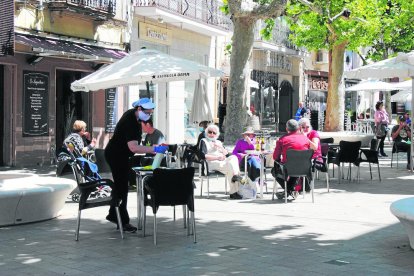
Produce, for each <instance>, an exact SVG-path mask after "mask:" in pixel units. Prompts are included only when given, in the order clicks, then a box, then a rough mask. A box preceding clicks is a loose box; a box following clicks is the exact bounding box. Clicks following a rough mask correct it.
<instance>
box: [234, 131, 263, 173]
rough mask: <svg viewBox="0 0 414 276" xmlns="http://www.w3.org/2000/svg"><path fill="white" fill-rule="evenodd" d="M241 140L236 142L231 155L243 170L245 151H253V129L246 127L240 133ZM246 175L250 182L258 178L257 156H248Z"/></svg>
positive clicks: (254, 137) (254, 135) (254, 140)
mask: <svg viewBox="0 0 414 276" xmlns="http://www.w3.org/2000/svg"><path fill="white" fill-rule="evenodd" d="M242 135H243V138H242V139H239V140H237V142H236V146H235V147H234V150H233V155H235V156H237V158H238V160H239V165H240V168H243V169H244V164H245V157H246V150H254V146H255V144H256V134H254V131H253V128H252V127H248V128H247V129H246V131H245V132H243V133H242ZM247 175H248V176H249V178H250V180H251V181H256V180H257V178H258V177H259V176H260V159H259V157H258V156H253V155H249V156H248V158H247Z"/></svg>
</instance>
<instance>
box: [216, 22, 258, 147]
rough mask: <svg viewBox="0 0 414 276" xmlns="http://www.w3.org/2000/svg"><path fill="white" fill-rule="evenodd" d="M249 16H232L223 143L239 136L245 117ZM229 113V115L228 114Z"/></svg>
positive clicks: (251, 28)
mask: <svg viewBox="0 0 414 276" xmlns="http://www.w3.org/2000/svg"><path fill="white" fill-rule="evenodd" d="M255 22H256V20H255V19H253V18H251V17H237V18H233V26H234V32H233V43H232V50H231V57H230V79H229V86H228V93H227V112H226V113H227V116H226V124H225V135H224V137H225V140H224V142H225V144H226V145H232V144H234V143H235V141H236V140H237V139H238V138H240V134H241V133H242V132H243V127H244V126H245V122H246V119H247V107H246V106H245V105H243V102H244V100H243V95H244V93H245V90H246V89H247V88H248V87H246V83H247V82H246V81H245V80H246V78H249V77H250V76H248V72H247V70H245V68H248V67H249V66H248V61H249V57H250V54H251V50H252V47H253V39H254V25H255ZM230 114H231V117H230V116H229V115H230Z"/></svg>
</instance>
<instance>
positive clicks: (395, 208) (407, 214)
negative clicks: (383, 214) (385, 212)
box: [390, 197, 414, 249]
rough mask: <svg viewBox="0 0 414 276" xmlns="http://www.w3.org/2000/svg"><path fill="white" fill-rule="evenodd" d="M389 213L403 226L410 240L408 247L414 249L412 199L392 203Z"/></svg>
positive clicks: (413, 203)
mask: <svg viewBox="0 0 414 276" xmlns="http://www.w3.org/2000/svg"><path fill="white" fill-rule="evenodd" d="M390 210H391V213H392V214H393V215H394V216H396V217H397V218H398V219H399V220H400V222H401V224H402V225H403V226H404V229H405V231H406V232H407V234H408V239H409V240H410V246H411V248H412V249H414V197H409V198H404V199H400V200H397V201H395V202H393V203H392V204H391V206H390Z"/></svg>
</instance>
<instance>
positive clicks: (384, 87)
mask: <svg viewBox="0 0 414 276" xmlns="http://www.w3.org/2000/svg"><path fill="white" fill-rule="evenodd" d="M391 90H397V89H396V88H394V86H393V85H392V84H391V83H389V82H383V81H379V80H364V81H361V82H360V83H358V84H355V85H352V86H350V87H347V88H346V89H345V91H367V92H378V91H391Z"/></svg>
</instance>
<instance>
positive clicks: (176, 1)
mask: <svg viewBox="0 0 414 276" xmlns="http://www.w3.org/2000/svg"><path fill="white" fill-rule="evenodd" d="M133 3H134V6H135V7H156V8H160V9H163V10H165V11H167V12H171V13H173V14H177V15H181V16H185V17H187V18H188V19H191V20H194V21H198V22H201V23H204V24H209V25H212V26H214V27H219V28H222V29H224V30H228V31H230V30H232V29H233V23H232V22H231V20H230V18H229V17H228V16H227V15H225V14H223V13H222V12H221V10H220V6H221V5H222V2H221V1H217V0H209V1H200V0H134V2H133Z"/></svg>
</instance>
